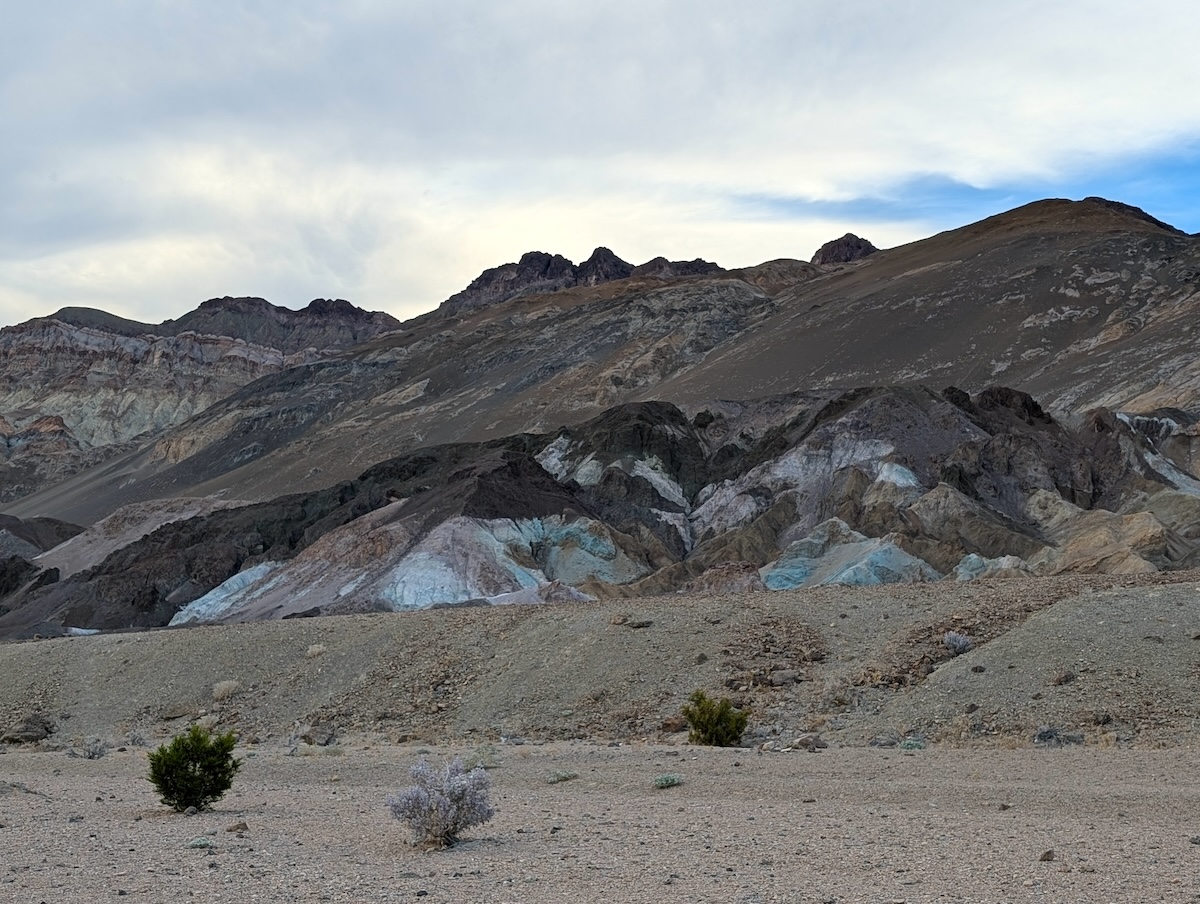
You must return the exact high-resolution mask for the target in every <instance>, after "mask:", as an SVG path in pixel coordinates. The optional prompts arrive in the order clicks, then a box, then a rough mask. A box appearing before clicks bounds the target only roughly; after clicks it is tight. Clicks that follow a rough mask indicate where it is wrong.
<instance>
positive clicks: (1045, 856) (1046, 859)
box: [1038, 851, 1054, 863]
mask: <svg viewBox="0 0 1200 904" xmlns="http://www.w3.org/2000/svg"><path fill="white" fill-rule="evenodd" d="M1053 859H1054V851H1044V852H1043V853H1042V856H1040V857H1038V861H1039V862H1041V863H1050V862H1051V861H1052V860H1053Z"/></svg>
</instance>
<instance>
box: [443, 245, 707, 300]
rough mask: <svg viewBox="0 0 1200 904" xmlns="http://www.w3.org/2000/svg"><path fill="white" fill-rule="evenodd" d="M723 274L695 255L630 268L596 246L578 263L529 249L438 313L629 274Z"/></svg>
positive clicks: (594, 283) (666, 276)
mask: <svg viewBox="0 0 1200 904" xmlns="http://www.w3.org/2000/svg"><path fill="white" fill-rule="evenodd" d="M723 272H724V270H723V269H722V268H721V267H719V266H717V265H716V264H713V263H709V262H708V261H704V260H700V259H699V258H696V260H693V261H669V260H667V259H666V258H665V257H656V258H654V259H653V260H650V261H647V262H646V263H644V264H640V265H639V266H637V267H635V266H633V265H632V264H630V263H627V262H626V261H623V260H621V259H620V258H619V257H617V256H616V255H615V254H613V253H612V251H610V250H609V249H607V248H597V249H596V250H595V251H593V252H592V255H591V257H589V258H588V259H587V260H586V261H584V262H583V263H582V264H580V265H579V266H576V265H575V264H573V263H571V262H570V261H569V260H567V259H566V258H565V257H563V256H562V255H561V254H546V253H545V252H542V251H529V252H527V253H525V254H522V255H521V259H520V260H519V261H517V263H515V264H502V265H501V266H499V267H493V268H491V269H489V270H484V271H483V273H481V274H480V275H479V276H477V277H476V278H475V279H474V280H472V281H471V284H470V285H468V286H467V287H466V288H465V289H463V290H462V291H461V292H458V293H456V294H454V295H451V296H450V297H449V298H447V299H446V300H445V301H444V302H442V304H441V307H440V308H439V309H438V312H439V313H441V314H443V315H447V316H454V315H460V314H464V313H466V312H468V311H473V310H476V309H478V308H482V307H486V306H488V305H494V304H501V303H503V302H506V301H511V300H512V299H514V298H521V297H523V296H527V295H541V294H544V293H547V292H559V291H562V290H563V289H571V288H574V287H576V286H581V287H589V286H599V285H602V284H604V283H608V282H614V281H616V280H621V279H625V278H627V277H630V276H643V277H653V278H657V279H678V278H680V277H684V276H705V275H711V274H714V273H723Z"/></svg>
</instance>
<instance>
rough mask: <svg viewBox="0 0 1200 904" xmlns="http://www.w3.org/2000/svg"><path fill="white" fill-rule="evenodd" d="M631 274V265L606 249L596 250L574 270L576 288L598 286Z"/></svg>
mask: <svg viewBox="0 0 1200 904" xmlns="http://www.w3.org/2000/svg"><path fill="white" fill-rule="evenodd" d="M632 274H633V265H632V264H630V263H627V262H626V261H623V260H621V259H620V258H619V257H617V256H616V255H615V254H613V253H612V252H611V251H609V250H608V249H607V248H597V249H596V250H595V251H593V252H592V256H591V257H589V258H588V259H587V260H585V261H584V262H583V263H582V264H580V265H579V266H578V267H576V268H575V284H576V285H577V286H598V285H600V284H601V283H606V282H612V281H613V280H617V279H625V277H627V276H631V275H632Z"/></svg>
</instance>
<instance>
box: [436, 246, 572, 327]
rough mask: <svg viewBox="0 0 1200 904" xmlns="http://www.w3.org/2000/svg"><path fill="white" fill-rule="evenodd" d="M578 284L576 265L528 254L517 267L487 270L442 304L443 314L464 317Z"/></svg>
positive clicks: (555, 256) (556, 257) (554, 256)
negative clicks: (494, 305) (516, 300)
mask: <svg viewBox="0 0 1200 904" xmlns="http://www.w3.org/2000/svg"><path fill="white" fill-rule="evenodd" d="M575 283H576V276H575V265H574V264H572V263H571V262H570V261H569V260H567V259H566V258H565V257H563V256H562V255H561V254H546V253H545V252H543V251H527V252H525V253H524V254H522V255H521V259H520V260H519V261H517V262H516V263H515V264H502V265H501V266H499V267H492V268H491V269H489V270H484V271H483V272H482V273H481V274H479V276H477V277H475V279H473V280H472V281H471V283H470V285H468V286H467V287H466V288H465V289H463V290H462V291H461V292H458V293H456V294H454V295H451V296H450V297H449V298H447V299H446V300H445V301H444V302H442V305H441V307H440V308H439V310H440V311H441V312H442V313H444V314H448V315H455V314H461V313H463V312H465V311H472V310H474V309H476V308H481V307H485V306H487V305H492V304H498V303H500V302H503V301H508V300H509V299H510V298H516V297H517V296H518V295H524V294H536V293H539V292H556V291H558V290H559V289H568V288H570V287H571V286H574V285H575Z"/></svg>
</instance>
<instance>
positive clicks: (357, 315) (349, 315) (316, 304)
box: [300, 298, 377, 320]
mask: <svg viewBox="0 0 1200 904" xmlns="http://www.w3.org/2000/svg"><path fill="white" fill-rule="evenodd" d="M300 313H301V314H307V315H309V316H310V317H324V318H326V319H329V318H334V317H341V318H343V319H345V320H370V319H371V318H372V317H375V316H377V315H376V314H374V313H372V312H371V311H364V310H363V309H362V308H359V307H355V306H354V305H352V304H350V302H348V301H346V299H344V298H314V299H313V300H312V301H310V302H309V303H308V305H307V306H306V307H304V308H302V309H301V310H300Z"/></svg>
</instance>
